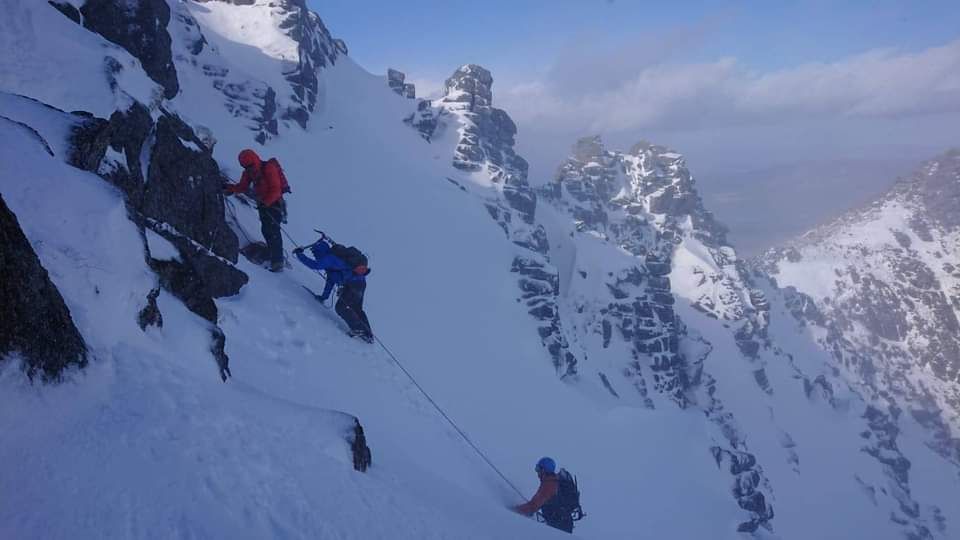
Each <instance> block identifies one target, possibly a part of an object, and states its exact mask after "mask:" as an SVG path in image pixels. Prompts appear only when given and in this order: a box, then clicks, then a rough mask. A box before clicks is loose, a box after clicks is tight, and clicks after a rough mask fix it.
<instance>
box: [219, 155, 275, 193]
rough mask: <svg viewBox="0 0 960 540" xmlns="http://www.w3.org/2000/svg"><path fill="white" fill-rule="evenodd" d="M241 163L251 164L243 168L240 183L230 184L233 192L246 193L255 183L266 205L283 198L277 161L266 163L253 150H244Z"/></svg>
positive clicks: (229, 188)
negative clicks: (251, 184)
mask: <svg viewBox="0 0 960 540" xmlns="http://www.w3.org/2000/svg"><path fill="white" fill-rule="evenodd" d="M241 155H242V157H241V164H243V165H250V166H245V167H244V169H243V176H241V177H240V183H239V184H233V185H232V186H228V187H227V190H228V191H230V192H231V193H246V192H247V189H248V188H249V187H250V183H251V182H252V183H253V190H254V191H255V192H256V194H257V199H258V200H259V201H260V203H261V204H263V205H265V206H272V205H273V204H274V203H276V202H277V201H279V200H280V199H282V198H283V181H282V180H281V179H280V166H279V165H277V163H276V162H275V161H272V160H271V161H268V162H266V163H264V162H263V161H261V160H260V156H258V155H257V154H256V153H254V152H253V150H244V151H243V153H242V154H241ZM244 161H246V163H244Z"/></svg>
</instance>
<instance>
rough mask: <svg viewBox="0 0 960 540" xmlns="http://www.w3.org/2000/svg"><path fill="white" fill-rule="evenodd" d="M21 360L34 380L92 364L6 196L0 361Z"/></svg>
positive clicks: (0, 238) (0, 243)
mask: <svg viewBox="0 0 960 540" xmlns="http://www.w3.org/2000/svg"><path fill="white" fill-rule="evenodd" d="M11 359H19V360H22V362H23V364H22V365H23V367H24V369H25V370H26V372H27V375H28V376H29V377H30V378H31V379H32V378H33V377H35V376H37V375H40V376H41V377H42V378H43V379H45V380H56V379H58V378H59V377H60V375H61V374H62V373H63V371H64V370H65V369H67V368H68V367H70V366H78V367H83V366H85V365H86V363H87V349H86V345H85V344H84V341H83V337H81V336H80V332H79V331H78V330H77V327H76V325H75V324H74V322H73V319H72V318H71V316H70V310H69V309H68V308H67V305H66V304H65V303H64V301H63V297H62V296H61V295H60V291H58V290H57V287H56V286H55V285H54V284H53V283H52V282H51V281H50V276H49V275H47V271H46V270H45V269H44V268H43V266H42V265H41V264H40V260H39V259H38V258H37V255H36V253H35V252H34V251H33V247H32V246H31V245H30V242H29V241H28V240H27V237H26V236H25V235H24V234H23V231H22V230H21V229H20V224H19V222H18V221H17V217H16V216H15V215H14V214H13V212H12V211H11V210H10V209H9V208H8V207H7V204H6V202H5V201H4V200H3V197H2V196H0V360H11Z"/></svg>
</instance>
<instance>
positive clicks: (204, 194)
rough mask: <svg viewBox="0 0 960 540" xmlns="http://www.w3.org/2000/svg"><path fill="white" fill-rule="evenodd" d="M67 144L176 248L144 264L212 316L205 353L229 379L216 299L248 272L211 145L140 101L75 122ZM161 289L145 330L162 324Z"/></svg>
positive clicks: (144, 317)
mask: <svg viewBox="0 0 960 540" xmlns="http://www.w3.org/2000/svg"><path fill="white" fill-rule="evenodd" d="M71 143H72V147H73V152H72V154H71V156H70V161H71V163H72V164H73V165H75V166H77V167H80V168H83V169H85V170H89V171H92V172H95V173H97V174H99V175H100V176H101V177H103V178H104V179H106V180H107V181H109V182H111V183H113V184H114V185H116V186H117V187H118V188H119V189H120V190H121V191H122V192H123V193H124V195H125V198H126V202H127V208H128V210H129V213H130V217H131V219H132V220H133V221H134V222H135V223H137V224H138V225H139V226H140V227H142V228H149V229H150V230H152V231H153V232H155V233H157V234H159V235H160V236H162V237H163V238H165V239H166V240H168V241H169V242H170V243H171V244H173V245H174V246H175V247H176V248H177V251H178V253H179V260H157V259H154V258H152V257H151V256H150V254H149V249H148V250H147V263H148V265H149V266H150V268H151V269H153V271H154V272H155V273H156V274H157V276H158V277H159V281H160V285H161V286H162V287H163V288H164V289H166V290H167V291H170V293H171V294H173V295H174V296H175V297H177V298H178V299H179V300H180V301H182V302H183V303H184V305H186V307H187V308H188V309H189V310H190V311H192V312H193V313H195V314H197V315H199V316H200V317H202V318H204V319H206V320H207V321H209V322H210V332H211V346H210V352H211V354H212V355H213V357H214V359H215V360H216V362H217V365H218V367H219V370H220V376H221V378H222V379H223V380H226V379H227V378H228V377H229V376H230V369H229V358H228V357H227V354H226V352H225V349H224V345H225V336H224V335H223V332H222V331H221V330H220V329H219V328H218V327H217V326H216V323H217V306H216V303H215V302H214V300H213V299H214V298H219V297H224V296H231V295H234V294H237V293H238V292H239V291H240V289H241V288H242V287H243V286H244V285H245V284H246V283H247V279H248V278H247V276H246V274H244V273H243V272H241V271H240V270H238V269H237V268H236V267H235V266H234V263H236V261H237V256H238V253H239V241H238V240H237V237H236V235H235V234H234V233H233V231H232V230H230V228H229V226H228V225H227V223H226V220H225V217H224V201H223V195H222V178H221V176H220V171H219V167H218V166H217V163H216V161H214V159H213V157H212V156H211V151H210V150H209V149H208V148H207V147H206V146H205V145H204V142H203V141H201V140H200V138H199V137H198V136H197V135H196V133H194V131H193V129H191V128H190V127H189V126H187V125H186V124H185V123H184V122H183V121H182V120H180V118H178V117H176V116H174V115H172V114H169V113H166V112H163V113H162V114H161V115H160V116H159V117H158V118H157V120H156V121H154V120H153V118H152V116H151V115H150V113H149V111H148V110H147V109H146V108H145V107H144V106H143V105H140V104H139V103H138V104H134V105H133V106H132V107H131V108H130V109H128V110H127V111H122V112H121V111H117V112H115V113H114V114H113V115H112V116H111V117H110V120H103V119H99V118H87V119H84V120H83V121H80V122H78V124H77V126H76V128H75V130H74V133H73V136H72V139H71ZM144 172H145V174H146V178H144ZM158 292H159V291H154V292H151V294H150V296H148V298H147V305H146V307H145V308H144V309H143V310H142V311H141V313H140V315H139V317H138V323H139V324H140V327H141V328H142V329H146V327H147V326H148V325H156V326H159V325H162V321H163V319H162V314H161V313H160V310H159V309H158V307H157V305H156V297H157V293H158Z"/></svg>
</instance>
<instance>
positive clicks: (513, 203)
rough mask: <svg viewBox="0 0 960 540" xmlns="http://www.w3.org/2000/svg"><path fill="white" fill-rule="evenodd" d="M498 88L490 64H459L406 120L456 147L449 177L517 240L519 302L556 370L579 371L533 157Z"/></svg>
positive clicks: (513, 266)
mask: <svg viewBox="0 0 960 540" xmlns="http://www.w3.org/2000/svg"><path fill="white" fill-rule="evenodd" d="M492 87H493V76H492V75H491V74H490V72H489V71H487V70H486V69H484V68H483V67H481V66H478V65H474V64H467V65H464V66H461V67H460V68H459V69H457V70H456V71H455V72H454V73H453V75H452V76H451V77H450V78H449V79H447V82H446V93H445V95H444V97H442V98H440V99H439V100H437V101H436V103H434V104H432V106H431V105H430V104H428V102H421V103H420V105H418V108H417V112H416V113H415V114H414V115H412V116H410V117H407V118H406V119H405V122H406V123H407V124H410V125H412V126H414V127H416V128H417V129H418V130H420V132H421V134H422V135H424V137H425V138H426V139H427V140H431V139H436V140H435V144H436V145H437V146H440V147H441V148H443V149H444V150H445V151H450V152H451V154H452V156H453V167H454V168H455V170H456V172H455V173H454V174H452V175H450V176H448V177H447V179H448V180H449V181H450V182H451V183H453V184H454V185H456V186H458V187H459V188H460V189H462V190H463V191H465V192H469V193H472V194H474V195H475V196H478V197H480V198H481V200H482V201H483V204H484V206H485V207H486V209H487V212H489V214H490V216H491V217H492V218H493V219H494V220H495V221H496V222H497V224H498V225H500V227H501V228H503V231H504V233H506V235H507V238H509V239H510V241H511V242H512V243H513V246H514V247H513V249H514V251H515V255H514V257H513V262H512V263H511V265H510V272H512V273H515V274H517V278H516V280H517V285H518V287H519V288H520V291H521V297H520V298H519V299H518V301H521V300H522V301H523V302H524V304H525V305H526V307H527V308H528V313H529V314H530V315H531V316H532V317H533V318H534V319H535V320H536V321H537V322H538V327H537V333H538V334H539V336H540V340H541V342H542V343H543V346H544V347H545V348H546V349H547V351H548V352H549V353H550V356H551V358H552V359H553V366H554V368H555V369H556V370H557V372H558V373H559V374H561V376H563V377H566V376H568V375H575V374H576V372H577V357H576V356H575V355H574V354H573V353H571V352H570V350H569V344H568V343H567V339H566V336H565V331H564V329H563V327H562V324H561V322H560V316H559V311H558V309H557V304H556V298H557V295H558V293H559V286H560V283H559V276H558V274H557V269H556V267H555V266H554V265H553V264H552V263H551V262H550V259H549V255H548V250H549V247H548V243H547V233H546V230H545V229H544V228H543V226H542V225H541V224H539V223H536V222H535V219H534V217H535V215H536V211H537V196H536V193H534V191H533V189H532V188H531V187H530V184H529V182H528V181H527V170H528V165H527V162H526V160H524V159H523V158H522V157H520V156H519V155H517V153H516V151H515V150H514V144H515V140H514V137H515V136H516V133H517V126H516V124H514V123H513V120H511V119H510V116H509V115H508V114H507V113H506V111H503V110H502V109H497V108H494V107H493V106H492V104H493V89H492ZM425 105H426V106H425ZM434 111H435V112H434ZM451 149H452V151H451Z"/></svg>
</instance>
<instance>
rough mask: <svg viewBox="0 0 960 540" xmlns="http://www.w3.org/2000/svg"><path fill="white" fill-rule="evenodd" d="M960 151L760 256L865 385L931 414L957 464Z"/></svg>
mask: <svg viewBox="0 0 960 540" xmlns="http://www.w3.org/2000/svg"><path fill="white" fill-rule="evenodd" d="M958 164H960V152H957V151H952V152H948V153H947V154H945V155H943V156H941V157H938V158H936V159H934V160H932V161H930V162H928V163H926V164H924V165H923V166H922V167H921V168H920V169H919V170H918V171H917V172H916V173H915V174H914V175H913V176H911V177H909V178H906V179H902V180H901V181H899V182H898V183H897V185H895V186H894V188H893V189H892V190H891V191H890V192H889V193H888V194H887V195H885V196H884V197H882V198H881V199H879V200H878V201H876V202H874V203H873V204H871V205H869V206H868V207H865V208H862V209H857V210H855V211H852V212H850V213H848V214H847V215H845V216H843V217H841V218H839V219H838V220H837V221H835V222H834V223H831V224H828V225H825V226H823V227H821V228H818V229H815V230H813V231H810V232H808V233H807V234H805V235H804V236H803V237H802V238H800V239H799V240H797V241H796V242H793V243H792V244H790V245H788V246H786V247H784V248H778V249H775V250H771V251H770V252H768V253H767V254H765V255H764V257H763V258H762V260H761V261H760V262H759V264H760V265H762V267H763V268H764V269H765V270H767V271H768V272H770V273H771V274H772V275H773V277H774V278H775V279H776V281H777V283H778V284H780V285H781V286H785V287H793V288H795V289H796V290H797V291H799V292H800V293H803V294H805V295H808V296H809V298H810V303H811V304H814V305H815V306H816V309H815V311H813V312H812V313H809V314H807V315H806V316H804V317H803V318H804V319H805V320H807V321H809V322H810V323H812V324H813V325H816V326H817V327H819V328H820V330H819V331H818V333H817V339H818V341H820V342H821V343H823V345H824V346H825V347H828V348H830V349H832V350H833V352H834V356H835V357H836V361H837V364H838V365H839V366H841V367H842V368H843V369H844V370H847V371H848V372H849V373H850V374H851V378H852V379H854V380H856V381H859V382H860V383H861V385H862V387H863V388H864V391H865V392H868V393H869V394H871V395H874V396H876V397H877V398H878V399H880V400H882V401H885V402H887V403H888V404H889V406H891V407H896V408H899V409H905V410H907V411H909V412H910V414H911V415H913V416H914V417H915V418H916V420H917V421H918V422H920V423H922V424H924V425H925V426H926V427H927V428H928V429H929V430H930V435H929V439H928V441H927V443H928V444H929V445H931V447H933V448H935V449H936V450H937V451H938V452H939V453H940V454H941V455H942V456H943V457H944V458H945V459H948V460H950V461H952V462H954V463H956V464H960V439H958V437H957V436H956V432H957V430H958V429H960V378H958V377H960V324H958V317H960V267H958V266H957V265H956V263H955V261H956V257H957V254H958V253H960V228H958V227H957V222H956V217H955V216H956V212H955V209H954V210H948V209H949V208H952V206H951V205H953V204H955V203H956V201H957V200H958V194H960V187H958V186H960V165H958Z"/></svg>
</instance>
